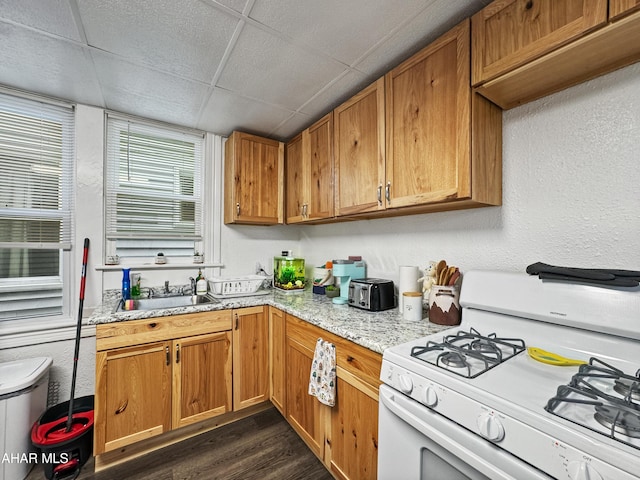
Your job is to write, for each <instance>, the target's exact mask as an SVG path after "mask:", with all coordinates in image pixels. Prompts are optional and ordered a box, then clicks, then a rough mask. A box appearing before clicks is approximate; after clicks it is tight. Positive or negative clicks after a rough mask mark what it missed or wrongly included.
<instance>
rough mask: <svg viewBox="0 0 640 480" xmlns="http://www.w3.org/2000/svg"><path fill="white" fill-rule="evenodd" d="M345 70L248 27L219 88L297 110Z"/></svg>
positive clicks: (230, 58) (331, 62) (244, 29)
mask: <svg viewBox="0 0 640 480" xmlns="http://www.w3.org/2000/svg"><path fill="white" fill-rule="evenodd" d="M343 71H344V67H343V66H341V65H340V64H338V63H336V62H334V61H331V60H330V59H326V58H320V57H318V56H316V55H313V54H311V53H309V52H306V51H304V50H301V49H300V48H298V47H296V46H295V45H292V44H290V43H287V42H285V41H284V40H282V39H281V38H279V37H276V36H274V35H271V34H269V33H267V32H265V31H263V30H261V29H259V28H255V27H253V26H251V25H249V24H247V25H245V27H244V28H243V30H242V33H241V34H240V37H239V38H238V40H237V43H236V45H235V47H234V49H233V51H232V52H231V55H230V57H229V60H228V61H227V64H226V66H225V69H224V70H223V72H222V75H221V76H220V79H219V80H218V86H220V87H222V88H224V89H226V90H231V91H234V92H237V93H239V94H241V95H242V96H245V97H250V98H257V99H260V100H262V101H263V102H265V103H271V104H274V105H278V106H282V107H284V108H286V109H289V110H297V109H298V108H299V107H300V106H301V105H302V104H303V103H305V102H306V101H307V100H308V99H309V98H311V97H312V96H313V95H315V94H316V93H317V92H318V91H319V90H320V89H321V88H322V86H324V85H326V84H327V83H328V82H329V81H330V80H331V79H333V78H334V77H336V76H338V75H340V74H341V73H342V72H343Z"/></svg>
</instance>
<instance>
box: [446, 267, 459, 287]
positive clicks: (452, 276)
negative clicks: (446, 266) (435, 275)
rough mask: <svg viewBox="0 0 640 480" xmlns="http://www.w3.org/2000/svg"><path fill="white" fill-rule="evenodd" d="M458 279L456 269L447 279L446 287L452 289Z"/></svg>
mask: <svg viewBox="0 0 640 480" xmlns="http://www.w3.org/2000/svg"><path fill="white" fill-rule="evenodd" d="M458 278H460V271H459V270H458V269H457V268H456V270H455V272H453V275H451V278H450V279H449V283H447V285H449V286H450V287H453V286H454V285H455V284H456V281H457V280H458Z"/></svg>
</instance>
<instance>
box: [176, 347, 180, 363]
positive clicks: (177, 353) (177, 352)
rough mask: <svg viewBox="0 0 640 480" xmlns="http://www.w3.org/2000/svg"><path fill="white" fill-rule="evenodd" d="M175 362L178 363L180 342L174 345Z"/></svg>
mask: <svg viewBox="0 0 640 480" xmlns="http://www.w3.org/2000/svg"><path fill="white" fill-rule="evenodd" d="M176 363H180V344H179V343H178V344H177V345H176Z"/></svg>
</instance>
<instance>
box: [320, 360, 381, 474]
mask: <svg viewBox="0 0 640 480" xmlns="http://www.w3.org/2000/svg"><path fill="white" fill-rule="evenodd" d="M341 374H342V377H341V376H340V375H341ZM345 379H346V380H345ZM351 379H353V380H355V381H352V380H351ZM336 392H337V398H336V404H335V406H334V407H333V408H332V409H331V438H330V440H329V444H330V447H331V461H330V468H331V471H332V472H333V473H334V475H335V476H336V477H337V478H342V479H353V480H356V479H362V480H366V479H372V480H373V479H375V478H377V472H378V394H377V391H376V390H375V389H374V388H373V387H371V386H369V385H368V384H364V383H363V382H358V381H357V379H356V378H355V377H351V376H350V375H345V373H344V372H339V373H338V384H337V390H336Z"/></svg>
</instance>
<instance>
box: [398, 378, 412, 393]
mask: <svg viewBox="0 0 640 480" xmlns="http://www.w3.org/2000/svg"><path fill="white" fill-rule="evenodd" d="M398 380H399V381H400V390H402V391H403V392H404V393H411V391H412V390H413V381H412V380H411V377H410V376H409V375H398Z"/></svg>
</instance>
